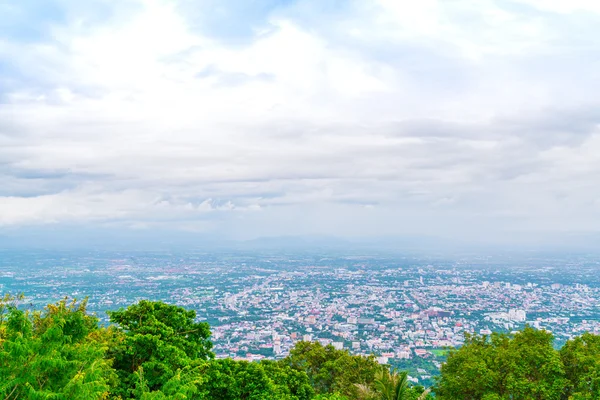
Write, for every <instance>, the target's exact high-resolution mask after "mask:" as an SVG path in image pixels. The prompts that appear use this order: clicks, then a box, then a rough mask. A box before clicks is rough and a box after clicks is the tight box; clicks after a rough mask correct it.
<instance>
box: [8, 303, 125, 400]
mask: <svg viewBox="0 0 600 400" xmlns="http://www.w3.org/2000/svg"><path fill="white" fill-rule="evenodd" d="M14 300H15V299H14V298H13V299H11V298H7V297H5V298H4V301H2V306H3V307H0V310H1V312H0V314H1V316H2V317H1V318H0V376H1V377H2V380H1V381H0V397H2V398H3V399H7V400H10V399H42V398H44V399H46V398H52V399H65V400H66V399H101V398H106V397H107V396H108V394H109V392H110V389H111V387H112V386H114V385H115V384H116V375H115V373H114V371H113V370H112V369H111V368H110V363H109V361H108V360H107V359H106V358H105V355H106V350H107V346H106V343H105V342H103V341H102V340H99V339H101V338H102V336H101V335H97V333H98V320H97V319H96V318H95V317H93V316H90V315H88V314H87V312H86V301H83V302H80V303H77V302H76V301H75V300H73V301H71V302H68V301H67V299H63V300H62V301H60V302H58V303H57V304H51V305H48V306H47V307H46V308H45V309H44V310H43V311H41V312H34V313H31V312H25V311H22V310H19V309H18V308H17V307H16V306H15V305H14V304H10V303H11V302H13V301H14Z"/></svg>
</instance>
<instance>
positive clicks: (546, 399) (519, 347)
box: [435, 327, 567, 400]
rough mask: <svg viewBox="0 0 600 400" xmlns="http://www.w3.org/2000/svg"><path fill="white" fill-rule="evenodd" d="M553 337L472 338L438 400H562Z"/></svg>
mask: <svg viewBox="0 0 600 400" xmlns="http://www.w3.org/2000/svg"><path fill="white" fill-rule="evenodd" d="M552 342H553V336H552V334H551V333H548V332H545V331H540V330H535V329H533V328H531V327H526V328H525V329H524V330H523V331H521V332H518V333H517V334H515V335H514V336H510V335H506V334H496V333H494V334H492V335H491V336H476V335H475V336H470V335H467V336H466V338H465V344H464V346H462V347H461V348H460V349H458V350H453V351H451V352H450V354H449V356H448V360H447V361H446V363H445V364H444V365H442V368H441V374H440V376H439V378H438V382H437V385H436V388H435V393H436V397H437V398H440V399H466V400H470V399H473V400H476V399H485V400H488V399H489V400H492V399H511V400H527V399H539V400H553V399H557V400H558V399H560V398H561V396H562V394H563V392H564V389H565V387H566V386H567V380H566V378H565V372H564V369H563V365H562V363H561V360H560V357H559V355H558V352H557V351H556V350H555V349H554V348H553V346H552Z"/></svg>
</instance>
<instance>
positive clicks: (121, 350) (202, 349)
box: [109, 300, 213, 398]
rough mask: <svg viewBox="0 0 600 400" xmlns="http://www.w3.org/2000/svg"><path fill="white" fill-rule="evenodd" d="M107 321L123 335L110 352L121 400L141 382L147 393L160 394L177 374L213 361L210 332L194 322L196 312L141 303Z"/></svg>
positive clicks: (128, 395)
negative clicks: (159, 391)
mask: <svg viewBox="0 0 600 400" xmlns="http://www.w3.org/2000/svg"><path fill="white" fill-rule="evenodd" d="M109 316H110V321H111V322H113V323H115V324H117V325H118V326H119V327H120V329H121V330H122V332H123V338H122V340H121V341H120V342H119V343H117V345H116V346H115V347H114V349H113V350H111V352H110V354H109V355H110V357H112V358H114V368H115V369H116V371H117V373H118V375H119V378H120V380H121V385H120V387H119V389H118V390H117V392H118V394H120V395H121V396H122V397H124V398H126V397H130V396H132V395H133V394H134V392H135V391H134V390H133V389H132V387H133V386H134V385H135V384H136V382H139V381H141V377H140V372H139V370H140V368H142V369H143V374H144V377H143V385H144V386H143V387H144V388H147V389H148V391H149V392H153V391H158V390H161V389H162V388H163V387H164V386H165V385H166V384H167V383H168V382H170V381H171V380H172V379H173V378H174V377H176V376H178V375H177V374H178V373H181V372H180V371H183V370H185V369H188V370H189V369H190V368H192V369H193V368H194V367H197V366H198V365H200V364H202V361H204V360H207V359H210V358H212V357H213V354H212V353H211V351H210V349H211V347H212V343H211V342H210V341H209V337H210V329H209V326H208V324H207V323H205V322H195V318H196V312H195V311H192V310H190V311H188V310H185V309H184V308H182V307H177V306H173V305H169V304H165V303H162V302H153V301H148V300H142V301H140V302H139V303H137V304H133V305H131V306H129V307H128V308H127V309H120V310H118V311H113V312H109Z"/></svg>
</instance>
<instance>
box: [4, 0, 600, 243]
mask: <svg viewBox="0 0 600 400" xmlns="http://www.w3.org/2000/svg"><path fill="white" fill-rule="evenodd" d="M599 27H600V3H599V2H597V1H588V0H571V1H566V0H511V1H509V0H458V1H445V0H423V1H418V2H415V1H402V0H373V1H370V2H364V1H341V0H327V1H317V0H306V1H292V0H262V1H260V0H259V1H242V0H235V1H234V0H232V1H217V0H206V1H197V0H181V1H161V0H125V1H108V0H93V1H85V2H81V1H72V0H48V1H41V0H24V1H18V2H17V1H9V0H0V182H1V183H2V185H1V186H0V235H3V236H5V237H10V236H11V235H17V236H18V235H19V234H20V233H22V232H29V231H32V230H54V231H60V232H66V231H68V232H71V233H73V232H77V230H78V229H81V230H82V231H84V230H85V231H89V230H90V229H98V231H102V232H104V231H106V230H107V229H108V230H111V229H113V230H121V231H123V230H125V231H131V232H133V233H134V234H135V232H148V231H152V230H165V231H173V232H174V231H179V232H183V233H185V232H195V233H198V234H203V235H204V234H206V235H215V236H219V237H221V236H223V237H233V238H253V237H259V236H277V235H315V234H324V235H336V236H353V237H359V236H371V237H376V236H385V235H402V236H410V235H430V236H436V235H439V236H443V237H455V238H461V239H464V240H473V239H476V240H481V238H487V239H489V240H490V241H499V242H510V241H511V240H514V239H515V238H519V240H521V238H524V237H525V238H526V237H542V236H544V235H566V234H568V235H571V234H586V233H590V234H592V233H595V232H597V231H598V229H599V228H600V223H599V222H598V221H600V185H599V184H598V182H599V181H600V128H599V124H600V111H599V110H600V97H599V96H598V92H599V90H600V72H598V71H600V28H599ZM140 235H141V236H144V235H145V233H144V234H142V233H140Z"/></svg>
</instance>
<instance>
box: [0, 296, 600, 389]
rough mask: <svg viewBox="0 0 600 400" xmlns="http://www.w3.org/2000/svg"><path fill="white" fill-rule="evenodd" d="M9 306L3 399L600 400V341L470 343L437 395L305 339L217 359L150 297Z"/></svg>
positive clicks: (543, 336) (3, 317)
mask: <svg viewBox="0 0 600 400" xmlns="http://www.w3.org/2000/svg"><path fill="white" fill-rule="evenodd" d="M21 300H22V297H12V296H5V297H4V298H2V299H0V378H1V379H0V398H3V399H8V400H16V399H27V400H38V399H53V400H62V399H64V400H67V399H69V400H72V399H75V400H77V399H114V400H117V399H120V400H125V399H140V400H208V399H210V400H271V399H273V400H354V399H358V400H424V399H430V398H433V397H432V394H430V393H429V392H430V391H432V392H433V393H434V394H435V397H436V398H439V399H472V400H476V399H477V400H479V399H481V400H503V399H507V400H508V399H511V400H521V399H550V400H552V399H557V400H584V399H599V398H600V361H599V360H600V337H599V336H595V335H592V334H589V333H586V334H584V335H582V336H580V337H576V338H574V339H572V340H569V341H567V343H566V344H565V345H564V346H563V347H562V348H561V349H560V350H556V349H555V348H554V346H553V344H554V343H553V340H554V338H553V336H552V334H551V333H549V332H545V331H541V330H535V329H533V328H530V327H527V328H525V329H524V330H522V331H520V332H518V333H516V334H515V335H508V334H499V333H495V334H492V335H490V336H477V335H468V336H467V337H466V341H465V344H464V346H462V347H461V348H459V349H456V350H453V351H451V352H450V353H449V356H448V359H447V362H446V363H444V364H443V366H442V368H441V373H440V376H439V377H438V378H437V383H436V385H435V386H434V387H433V388H429V389H427V390H426V389H425V388H423V387H420V386H414V385H411V384H410V383H409V382H408V376H407V374H406V373H405V372H401V371H395V370H390V369H389V367H388V366H382V365H379V364H378V363H377V362H376V360H375V357H374V356H369V357H364V356H357V355H352V354H350V352H348V351H346V350H337V349H335V348H333V346H322V345H321V344H319V343H316V342H298V343H297V344H296V346H295V347H294V348H293V349H292V350H291V352H290V354H289V356H287V357H285V358H284V359H282V360H279V361H268V360H263V361H261V362H248V361H236V360H233V359H215V358H214V354H213V353H212V352H211V349H212V343H211V342H210V329H209V326H208V324H206V323H204V322H197V318H196V313H195V312H194V311H191V310H186V309H184V308H182V307H178V306H174V305H169V304H165V303H162V302H155V301H148V300H142V301H140V302H138V303H136V304H133V305H131V306H129V307H127V308H125V309H120V310H117V311H113V312H110V313H109V316H110V321H111V324H110V325H109V326H107V327H104V326H100V325H99V323H98V322H99V321H98V318H96V316H94V315H92V314H90V313H88V311H87V302H86V301H85V300H84V301H79V302H78V301H75V300H68V299H66V298H65V299H63V300H61V301H59V302H58V303H56V304H50V305H48V306H46V307H44V308H43V309H41V310H33V309H28V308H27V307H24V306H22V305H20V301H21Z"/></svg>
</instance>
